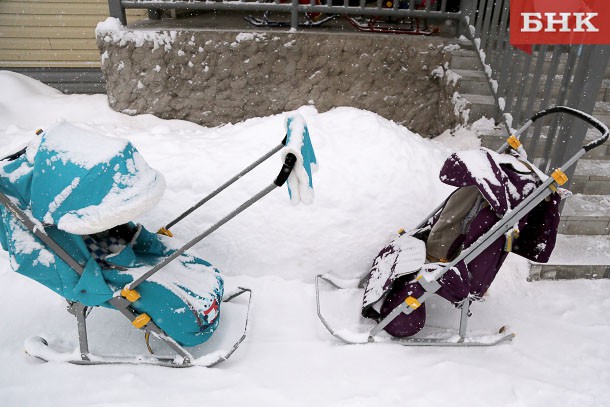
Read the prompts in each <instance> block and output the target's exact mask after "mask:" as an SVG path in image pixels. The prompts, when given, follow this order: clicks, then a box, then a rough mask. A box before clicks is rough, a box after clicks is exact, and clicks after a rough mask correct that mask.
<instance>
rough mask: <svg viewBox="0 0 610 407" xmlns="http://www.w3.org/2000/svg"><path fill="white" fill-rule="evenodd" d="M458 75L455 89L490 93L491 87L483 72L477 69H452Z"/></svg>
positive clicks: (481, 93)
mask: <svg viewBox="0 0 610 407" xmlns="http://www.w3.org/2000/svg"><path fill="white" fill-rule="evenodd" d="M452 71H453V72H455V73H456V74H458V75H460V77H461V78H460V80H459V81H458V82H457V86H456V90H457V91H458V92H460V93H466V94H478V95H491V89H490V88H489V83H488V82H487V77H486V76H485V74H484V73H483V72H482V71H481V70H478V69H452Z"/></svg>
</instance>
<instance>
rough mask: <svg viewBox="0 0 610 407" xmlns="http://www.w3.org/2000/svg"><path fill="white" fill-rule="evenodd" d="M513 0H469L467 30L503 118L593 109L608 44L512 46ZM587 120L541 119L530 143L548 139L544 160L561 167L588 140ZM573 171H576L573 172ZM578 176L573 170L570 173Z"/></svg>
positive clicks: (546, 166) (515, 120) (465, 5)
mask: <svg viewBox="0 0 610 407" xmlns="http://www.w3.org/2000/svg"><path fill="white" fill-rule="evenodd" d="M509 3H510V1H509V0H463V3H462V4H463V13H464V20H463V22H464V23H465V24H466V26H467V29H466V30H464V31H465V35H466V36H467V37H468V38H469V39H470V40H471V41H472V42H473V43H474V45H475V50H476V51H477V52H478V54H479V57H480V59H481V62H482V67H483V69H484V70H485V73H486V75H487V78H488V81H489V84H490V89H491V93H492V94H493V96H494V98H495V103H496V110H497V112H498V117H497V119H499V120H502V121H504V122H505V124H506V127H507V130H508V131H509V132H510V127H511V124H512V123H514V124H515V127H517V126H518V125H519V124H520V123H521V122H522V121H525V120H527V119H528V118H529V117H530V116H532V115H533V114H534V113H536V112H537V111H540V110H542V109H545V108H547V107H550V106H554V105H567V106H570V107H573V108H575V109H578V110H581V111H583V112H585V113H588V114H591V113H592V112H593V110H594V108H595V103H596V101H597V99H598V93H599V91H600V88H601V85H602V82H603V79H604V75H605V72H606V70H607V67H608V62H609V60H610V47H609V46H605V45H604V46H602V45H554V46H551V45H537V46H534V47H533V52H532V54H531V55H529V54H527V53H525V52H523V51H521V50H519V49H517V48H515V47H513V46H511V45H510V38H509V16H510V6H509ZM585 135H586V125H585V124H584V123H582V122H581V121H579V120H574V119H572V118H570V117H554V118H552V119H551V120H548V121H545V122H544V123H542V122H540V123H536V126H535V127H534V128H533V130H532V131H530V132H529V137H528V138H527V139H526V148H530V151H531V150H532V149H533V148H535V147H534V146H537V145H540V144H543V151H542V153H541V154H539V155H540V157H539V165H540V167H541V168H542V169H543V170H549V169H550V168H554V167H557V166H559V165H560V164H561V163H562V162H564V161H565V160H566V159H567V157H569V156H571V155H573V154H574V153H575V152H576V151H577V150H578V148H579V147H580V146H581V145H582V144H583V142H584V138H585ZM571 172H572V173H573V170H572V171H571ZM569 175H572V174H569Z"/></svg>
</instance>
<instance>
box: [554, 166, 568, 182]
mask: <svg viewBox="0 0 610 407" xmlns="http://www.w3.org/2000/svg"><path fill="white" fill-rule="evenodd" d="M551 177H553V179H554V180H555V182H556V183H557V184H558V185H563V184H565V183H566V182H568V176H567V175H566V174H565V172H563V171H561V169H560V168H557V169H556V170H555V171H553V174H552V175H551Z"/></svg>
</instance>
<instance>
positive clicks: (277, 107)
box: [96, 18, 460, 136]
mask: <svg viewBox="0 0 610 407" xmlns="http://www.w3.org/2000/svg"><path fill="white" fill-rule="evenodd" d="M96 34H97V44H98V47H99V49H100V52H101V68H102V71H103V72H104V75H105V77H106V82H107V90H108V99H109V102H110V105H111V107H112V108H113V109H115V110H117V111H120V112H124V113H129V114H142V113H151V114H154V115H156V116H159V117H161V118H164V119H186V120H190V121H193V122H196V123H199V124H203V125H206V126H217V125H220V124H224V123H229V122H237V121H241V120H244V119H247V118H251V117H260V116H267V115H270V114H276V113H280V112H284V111H286V110H292V109H296V108H298V107H300V106H302V105H307V104H310V105H315V106H316V108H317V109H318V110H319V111H326V110H329V109H331V108H333V107H337V106H351V107H356V108H361V109H366V110H369V111H372V112H375V113H378V114H380V115H382V116H384V117H386V118H388V119H391V120H393V121H395V122H397V123H400V124H403V125H405V126H407V127H409V128H410V129H411V130H414V131H416V132H419V133H420V134H422V135H428V136H434V135H437V134H439V133H441V132H442V131H443V130H445V129H447V128H450V127H453V126H454V125H455V124H457V123H458V121H460V117H456V114H455V113H454V106H453V104H452V102H451V99H452V96H453V87H454V86H455V83H452V82H451V81H447V80H444V78H443V75H438V73H439V71H438V70H439V69H441V70H442V69H447V68H446V67H447V66H448V65H447V62H448V61H450V59H451V52H452V51H454V50H455V49H456V47H457V48H459V46H456V45H448V44H449V43H455V40H450V39H447V38H437V37H414V36H399V35H358V34H337V33H332V34H329V33H323V32H297V33H291V32H278V31H267V32H253V31H252V32H240V31H230V30H227V31H218V30H204V29H197V30H184V31H171V30H165V31H155V30H147V29H142V28H139V29H132V28H127V27H124V26H122V25H121V24H119V22H118V20H116V19H112V18H109V19H107V20H106V21H104V22H102V23H100V24H99V25H98V26H97V29H96Z"/></svg>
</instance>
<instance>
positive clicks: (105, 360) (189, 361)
mask: <svg viewBox="0 0 610 407" xmlns="http://www.w3.org/2000/svg"><path fill="white" fill-rule="evenodd" d="M245 293H247V294H248V304H247V308H246V315H245V319H244V325H243V332H242V334H241V336H240V337H239V338H238V339H237V340H236V341H235V342H234V343H233V344H232V346H230V347H228V348H227V349H226V350H219V351H216V352H213V353H210V354H207V355H202V356H200V357H193V356H192V355H191V353H189V352H188V351H187V350H186V349H184V348H182V347H181V346H180V345H178V344H176V343H175V342H173V341H172V340H171V339H169V338H167V337H163V336H158V335H155V336H156V337H158V338H159V339H161V340H162V341H163V342H164V343H166V344H168V340H169V341H172V342H173V345H174V346H178V347H180V349H182V352H183V353H184V354H186V355H188V358H185V357H182V356H181V355H174V356H167V355H162V356H158V355H153V354H150V355H134V356H123V355H97V354H93V353H91V352H90V351H89V343H88V339H87V325H86V317H87V314H88V310H89V307H86V306H84V305H83V304H81V303H73V302H71V303H69V305H68V311H69V312H70V313H71V314H72V315H74V316H75V317H76V321H77V328H78V339H79V355H78V356H79V357H78V356H77V354H76V353H75V352H61V351H57V350H55V349H53V348H51V347H50V345H49V343H48V342H47V340H46V339H44V338H41V337H38V336H36V337H32V338H28V339H27V340H26V342H25V351H26V353H27V354H28V355H30V356H32V357H35V358H37V359H39V360H42V361H45V362H49V361H62V362H69V363H73V364H77V365H105V364H148V365H157V366H166V367H192V366H203V367H213V366H216V365H218V364H220V363H222V362H224V361H225V360H227V359H229V358H230V357H231V355H233V353H234V352H235V351H236V350H237V348H238V347H239V345H240V344H241V343H242V342H243V341H244V339H245V338H246V334H247V331H248V321H249V317H250V305H251V302H252V291H251V290H250V289H248V288H242V287H239V288H238V289H237V290H236V291H235V292H233V293H231V294H229V295H228V296H227V297H226V298H225V299H224V300H223V302H229V301H232V300H234V299H235V298H238V297H240V296H241V295H242V294H245ZM174 346H172V348H174Z"/></svg>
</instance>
